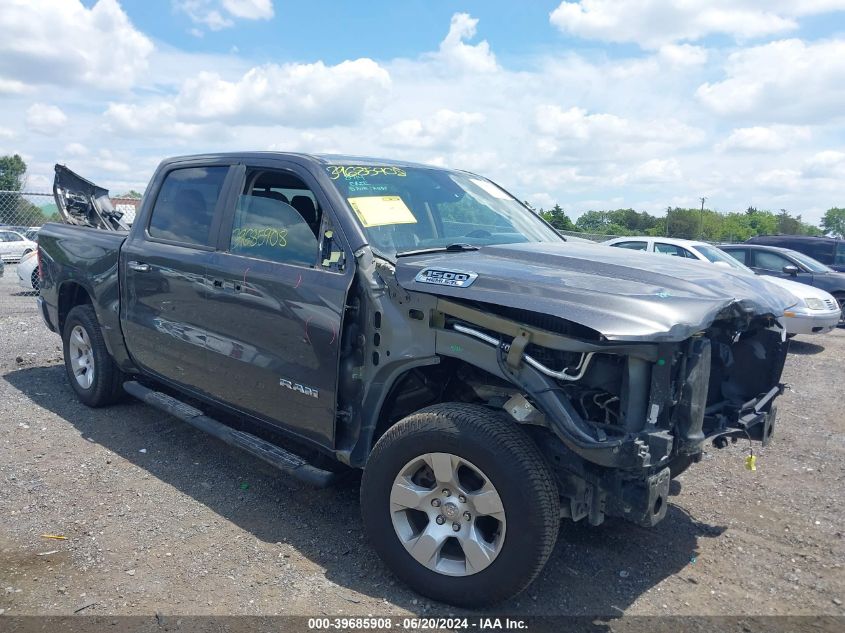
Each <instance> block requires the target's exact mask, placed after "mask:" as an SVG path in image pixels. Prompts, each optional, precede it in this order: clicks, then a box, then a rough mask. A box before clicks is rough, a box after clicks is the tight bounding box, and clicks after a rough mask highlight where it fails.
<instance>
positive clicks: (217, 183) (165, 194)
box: [149, 166, 229, 246]
mask: <svg viewBox="0 0 845 633" xmlns="http://www.w3.org/2000/svg"><path fill="white" fill-rule="evenodd" d="M228 170H229V168H228V167H226V166H220V167H190V168H186V169H175V170H173V171H171V172H170V173H169V174H167V176H166V177H165V179H164V183H163V184H162V186H161V190H160V191H159V193H158V198H156V203H155V207H153V213H152V217H151V218H150V226H149V233H150V236H151V237H155V238H158V239H163V240H170V241H173V242H182V243H184V244H194V245H199V246H212V243H211V240H212V237H211V223H212V220H213V219H214V207H215V206H216V205H217V199H218V198H219V196H220V190H221V189H222V188H223V181H224V180H225V178H226V173H227V172H228Z"/></svg>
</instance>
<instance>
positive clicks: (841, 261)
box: [833, 242, 845, 266]
mask: <svg viewBox="0 0 845 633" xmlns="http://www.w3.org/2000/svg"><path fill="white" fill-rule="evenodd" d="M833 263H834V264H835V265H836V266H845V242H837V243H836V257H834V258H833Z"/></svg>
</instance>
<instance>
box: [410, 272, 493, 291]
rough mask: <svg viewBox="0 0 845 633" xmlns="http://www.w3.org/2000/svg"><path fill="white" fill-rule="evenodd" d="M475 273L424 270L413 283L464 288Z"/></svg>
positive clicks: (472, 279) (470, 281) (471, 280)
mask: <svg viewBox="0 0 845 633" xmlns="http://www.w3.org/2000/svg"><path fill="white" fill-rule="evenodd" d="M476 277H478V274H477V273H465V272H461V271H457V270H440V269H438V268H424V269H423V270H421V271H420V272H419V273H417V276H416V277H415V278H414V281H417V282H419V283H421V284H435V285H437V286H455V287H457V288H466V287H467V286H469V285H470V284H471V283H472V282H473V281H475V278H476Z"/></svg>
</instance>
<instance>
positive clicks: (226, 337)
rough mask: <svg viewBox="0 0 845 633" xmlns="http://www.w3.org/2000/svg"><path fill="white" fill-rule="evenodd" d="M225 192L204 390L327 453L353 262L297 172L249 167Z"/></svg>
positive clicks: (321, 201) (319, 197)
mask: <svg viewBox="0 0 845 633" xmlns="http://www.w3.org/2000/svg"><path fill="white" fill-rule="evenodd" d="M232 191H233V194H232V197H231V200H230V209H229V211H228V213H227V216H226V218H227V219H226V221H225V222H224V226H223V229H222V230H221V233H220V241H219V243H218V252H217V254H216V255H215V256H214V258H213V261H212V263H211V265H210V266H209V269H208V279H209V284H208V288H209V294H208V302H209V309H208V313H207V321H206V324H207V325H206V327H207V331H208V339H207V346H208V348H209V353H210V356H211V358H210V368H211V372H212V377H211V382H210V383H209V384H210V386H211V388H212V389H213V391H214V393H215V394H216V395H217V396H218V397H219V398H220V399H221V400H223V401H225V402H226V403H227V404H229V405H232V406H235V407H237V408H238V409H240V410H242V411H244V412H247V413H249V414H252V415H254V416H255V417H257V418H260V419H262V420H264V421H266V422H269V423H271V424H273V425H276V426H279V427H281V428H283V429H285V430H287V431H291V432H294V433H296V434H298V435H301V436H304V437H307V438H309V439H311V440H314V441H316V442H318V443H320V444H322V445H324V446H332V445H333V443H334V429H335V414H336V412H335V403H336V392H337V376H338V361H339V354H340V335H341V328H342V317H343V313H344V306H345V302H346V294H347V291H348V289H349V286H350V284H351V274H352V272H353V266H344V261H346V262H349V261H352V260H351V257H352V255H351V253H350V252H348V251H346V250H345V249H346V247H345V246H344V245H343V243H342V242H343V239H342V237H341V236H340V235H339V231H338V230H337V223H336V222H335V221H334V219H333V218H332V213H331V211H330V209H329V205H328V202H327V199H326V197H325V195H324V194H323V192H322V191H321V189H320V188H319V186H318V185H317V184H316V181H315V180H313V178H312V177H311V176H310V174H309V173H308V172H307V171H306V170H305V169H303V168H301V167H299V166H297V165H295V164H291V163H287V162H285V161H278V160H272V159H266V160H255V161H253V162H251V163H249V164H246V165H243V167H242V171H241V177H240V179H239V180H238V183H237V184H236V185H233V187H232ZM329 235H330V236H331V238H329V237H328V236H329Z"/></svg>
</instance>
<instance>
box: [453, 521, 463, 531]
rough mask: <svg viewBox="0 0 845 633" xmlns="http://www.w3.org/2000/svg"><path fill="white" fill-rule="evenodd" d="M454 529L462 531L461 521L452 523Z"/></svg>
mask: <svg viewBox="0 0 845 633" xmlns="http://www.w3.org/2000/svg"><path fill="white" fill-rule="evenodd" d="M452 531H453V532H460V531H461V524H460V523H453V524H452Z"/></svg>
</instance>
